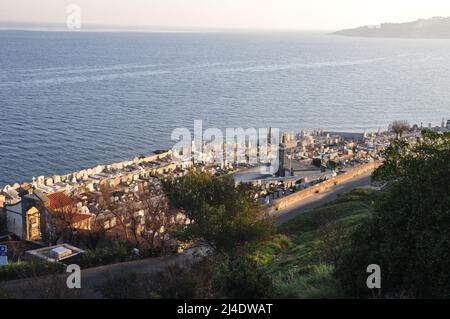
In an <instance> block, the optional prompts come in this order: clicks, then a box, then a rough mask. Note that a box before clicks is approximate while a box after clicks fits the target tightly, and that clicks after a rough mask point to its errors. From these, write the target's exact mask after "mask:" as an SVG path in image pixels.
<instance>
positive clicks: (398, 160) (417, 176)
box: [336, 131, 450, 298]
mask: <svg viewBox="0 0 450 319" xmlns="http://www.w3.org/2000/svg"><path fill="white" fill-rule="evenodd" d="M422 135H423V137H424V141H423V142H420V143H418V144H417V145H415V146H414V145H409V144H407V143H404V142H401V143H400V142H395V143H393V145H392V146H391V147H389V148H388V149H387V150H386V153H385V154H384V156H385V158H386V160H385V162H384V164H383V165H382V166H381V167H380V168H378V169H377V170H376V172H375V174H374V178H375V179H377V180H383V181H384V182H387V186H386V189H385V191H383V193H382V197H381V200H380V201H379V202H377V208H376V212H375V213H374V214H373V216H372V217H371V218H369V219H368V220H367V221H366V222H364V223H363V224H362V225H361V226H360V227H359V229H358V230H357V231H356V232H355V233H354V234H353V235H352V236H351V241H350V244H349V247H348V249H346V251H345V252H344V254H343V257H342V258H341V260H340V261H339V262H338V267H337V270H336V274H337V276H338V278H339V279H340V280H341V282H342V284H343V287H344V289H345V290H346V291H347V293H348V294H349V295H351V296H353V297H355V296H356V297H364V296H368V295H370V292H369V289H367V287H366V278H367V274H366V272H365V270H366V267H367V266H368V265H370V264H378V265H380V267H381V271H382V292H383V295H384V296H405V295H406V296H409V297H424V298H433V297H435V298H449V297H450V276H449V275H448V269H450V197H449V194H450V134H437V133H433V132H430V131H424V132H423V133H422Z"/></svg>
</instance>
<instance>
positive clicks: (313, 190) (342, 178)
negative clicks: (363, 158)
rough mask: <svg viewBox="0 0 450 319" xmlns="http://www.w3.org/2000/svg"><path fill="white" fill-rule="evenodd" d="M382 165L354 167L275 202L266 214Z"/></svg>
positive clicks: (371, 163) (368, 164) (265, 210)
mask: <svg viewBox="0 0 450 319" xmlns="http://www.w3.org/2000/svg"><path fill="white" fill-rule="evenodd" d="M380 165H381V161H374V162H370V163H367V164H362V165H359V166H357V167H353V168H351V169H349V170H347V171H346V172H345V173H343V174H341V175H338V176H336V177H333V178H331V179H329V180H326V181H324V182H321V183H319V184H316V185H314V186H311V187H309V188H306V189H304V190H301V191H298V192H295V193H293V194H291V195H288V196H286V197H283V198H279V199H276V200H274V201H273V203H272V204H270V205H269V206H268V207H265V208H264V212H267V213H269V214H270V213H274V212H276V211H278V210H281V209H284V208H287V207H289V206H291V205H293V204H295V203H297V202H299V201H301V200H303V199H305V198H307V197H309V196H311V195H313V194H316V193H321V192H323V191H326V190H328V189H329V188H331V187H333V186H335V185H338V184H341V183H344V182H347V181H348V180H350V179H352V178H355V177H357V176H360V175H362V174H365V173H367V172H372V171H373V170H374V169H376V168H377V167H379V166H380Z"/></svg>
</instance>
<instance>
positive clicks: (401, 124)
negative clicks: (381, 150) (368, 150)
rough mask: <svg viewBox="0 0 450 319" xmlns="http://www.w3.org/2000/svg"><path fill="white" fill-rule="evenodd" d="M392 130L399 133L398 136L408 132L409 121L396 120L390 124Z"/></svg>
mask: <svg viewBox="0 0 450 319" xmlns="http://www.w3.org/2000/svg"><path fill="white" fill-rule="evenodd" d="M390 127H391V130H392V131H393V132H394V133H395V134H397V138H399V137H402V135H403V133H405V132H408V131H409V129H410V125H409V123H408V122H407V121H394V122H392V123H391V125H390Z"/></svg>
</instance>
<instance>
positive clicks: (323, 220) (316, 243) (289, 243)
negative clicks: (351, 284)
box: [251, 189, 379, 298]
mask: <svg viewBox="0 0 450 319" xmlns="http://www.w3.org/2000/svg"><path fill="white" fill-rule="evenodd" d="M378 197H379V192H378V191H375V190H372V189H357V190H354V191H352V192H350V193H348V194H345V195H343V196H341V197H340V198H339V199H337V200H336V201H334V202H332V203H330V204H328V205H325V206H323V207H320V208H317V209H314V210H311V211H308V212H306V213H304V214H302V215H299V216H298V217H296V218H295V219H293V220H291V221H289V222H287V223H285V224H283V225H282V226H281V227H280V228H279V231H280V234H279V235H277V236H275V237H274V238H273V240H271V241H270V242H267V243H264V244H261V245H259V246H258V247H257V249H256V250H255V252H254V253H252V254H251V258H252V259H253V260H254V261H256V262H257V263H258V264H259V265H261V266H265V267H266V268H267V271H268V272H269V274H270V275H271V276H272V278H273V282H274V285H275V297H278V298H341V297H343V296H344V295H343V292H342V291H341V289H340V287H339V283H338V281H337V279H336V278H335V277H334V275H333V274H334V267H335V263H336V261H337V259H338V258H339V256H340V255H341V253H342V250H343V247H344V246H345V244H346V240H347V238H348V236H349V234H350V233H351V232H352V231H353V230H354V229H355V227H357V226H358V225H359V224H360V223H361V222H362V221H364V220H366V219H367V218H368V217H369V216H370V215H371V214H372V213H373V211H374V203H375V201H376V199H377V198H378Z"/></svg>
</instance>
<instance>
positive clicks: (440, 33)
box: [333, 17, 450, 39]
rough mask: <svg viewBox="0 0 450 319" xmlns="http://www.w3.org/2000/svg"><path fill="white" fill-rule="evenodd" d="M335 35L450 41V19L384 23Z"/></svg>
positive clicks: (440, 18)
mask: <svg viewBox="0 0 450 319" xmlns="http://www.w3.org/2000/svg"><path fill="white" fill-rule="evenodd" d="M333 34H335V35H345V36H353V37H373V38H416V39H450V17H449V18H444V17H434V18H431V19H420V20H417V21H412V22H405V23H383V24H381V25H377V26H363V27H358V28H354V29H346V30H340V31H337V32H335V33H333Z"/></svg>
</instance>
